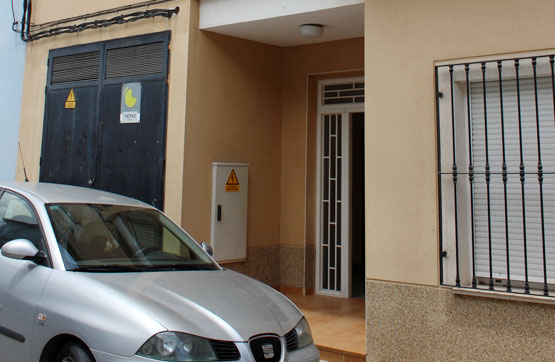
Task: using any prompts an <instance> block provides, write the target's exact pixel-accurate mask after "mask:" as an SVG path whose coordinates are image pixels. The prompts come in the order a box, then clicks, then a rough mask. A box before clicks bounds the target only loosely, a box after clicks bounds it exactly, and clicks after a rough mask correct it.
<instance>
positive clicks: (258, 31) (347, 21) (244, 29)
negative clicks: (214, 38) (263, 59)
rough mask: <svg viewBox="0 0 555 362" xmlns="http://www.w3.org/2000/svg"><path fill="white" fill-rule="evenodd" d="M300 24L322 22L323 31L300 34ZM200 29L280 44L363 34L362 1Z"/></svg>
mask: <svg viewBox="0 0 555 362" xmlns="http://www.w3.org/2000/svg"><path fill="white" fill-rule="evenodd" d="M301 24H322V25H323V26H324V33H323V35H322V36H321V37H319V38H308V37H305V36H302V35H300V34H299V25H301ZM201 29H202V30H206V31H211V32H214V33H219V34H224V35H229V36H234V37H237V38H242V39H248V40H253V41H257V42H261V43H266V44H271V45H277V46H280V47H289V46H294V45H302V44H311V43H322V42H328V41H333V40H340V39H350V38H358V37H362V36H364V3H360V4H355V5H348V6H341V7H335V8H331V9H324V10H318V11H311V12H303V13H298V14H292V15H285V16H277V17H271V18H266V19H261V20H254V21H244V22H237V23H233V24H224V25H214V26H210V25H207V26H201Z"/></svg>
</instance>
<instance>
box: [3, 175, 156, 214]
mask: <svg viewBox="0 0 555 362" xmlns="http://www.w3.org/2000/svg"><path fill="white" fill-rule="evenodd" d="M0 187H1V188H5V189H7V190H11V191H15V192H17V193H20V194H22V195H24V196H27V197H32V198H38V199H40V200H41V201H42V202H43V203H45V204H49V203H84V204H104V205H112V204H116V205H126V206H137V207H148V208H153V207H152V206H151V205H149V204H146V203H144V202H142V201H139V200H135V199H132V198H129V197H125V196H121V195H117V194H113V193H111V192H106V191H100V190H95V189H90V188H86V187H77V186H69V185H61V184H52V183H44V182H17V181H15V182H0Z"/></svg>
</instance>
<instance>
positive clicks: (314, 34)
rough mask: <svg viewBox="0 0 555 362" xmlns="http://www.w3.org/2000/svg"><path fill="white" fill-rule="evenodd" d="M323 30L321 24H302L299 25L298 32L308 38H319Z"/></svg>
mask: <svg viewBox="0 0 555 362" xmlns="http://www.w3.org/2000/svg"><path fill="white" fill-rule="evenodd" d="M323 32H324V26H323V25H322V24H303V25H301V26H299V33H301V35H302V36H306V37H309V38H319V37H321V36H322V33H323Z"/></svg>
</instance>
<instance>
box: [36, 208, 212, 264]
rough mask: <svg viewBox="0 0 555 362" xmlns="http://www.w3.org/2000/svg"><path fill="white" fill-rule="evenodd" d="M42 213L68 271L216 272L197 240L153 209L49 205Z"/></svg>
mask: <svg viewBox="0 0 555 362" xmlns="http://www.w3.org/2000/svg"><path fill="white" fill-rule="evenodd" d="M47 211H48V214H49V216H50V220H51V222H52V226H53V228H54V232H55V234H56V238H57V241H58V246H59V248H60V252H61V254H62V258H63V260H64V264H65V266H66V268H67V269H74V268H77V267H100V266H106V265H124V266H127V267H133V268H136V269H137V270H145V269H146V270H156V268H155V267H160V268H161V269H160V270H165V269H163V268H164V267H169V266H171V268H173V269H171V270H212V269H217V267H216V266H215V265H214V264H213V263H212V261H211V260H210V258H209V257H208V256H207V255H206V254H205V253H204V252H203V251H202V250H201V249H200V247H199V246H198V244H197V243H196V242H194V241H193V240H192V239H191V238H190V237H189V236H188V235H187V234H185V233H184V232H183V231H182V230H181V229H180V228H179V227H177V226H176V225H175V224H173V223H172V222H171V221H169V220H168V219H167V218H166V217H165V216H164V215H163V214H162V213H160V212H159V211H157V210H153V209H144V208H138V207H130V206H122V205H91V204H50V205H47ZM147 267H148V269H147Z"/></svg>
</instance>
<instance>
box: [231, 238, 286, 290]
mask: <svg viewBox="0 0 555 362" xmlns="http://www.w3.org/2000/svg"><path fill="white" fill-rule="evenodd" d="M279 249H280V247H279V246H270V247H262V248H247V260H246V261H244V262H240V263H229V264H223V265H222V266H223V267H224V268H227V269H231V270H235V271H237V272H239V273H243V274H246V275H248V276H250V277H252V278H254V279H256V280H260V281H261V282H263V283H266V284H268V285H270V286H272V287H278V286H279V284H280V283H279V279H280V278H279V266H280V265H279V264H280V263H279V254H280V253H279Z"/></svg>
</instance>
